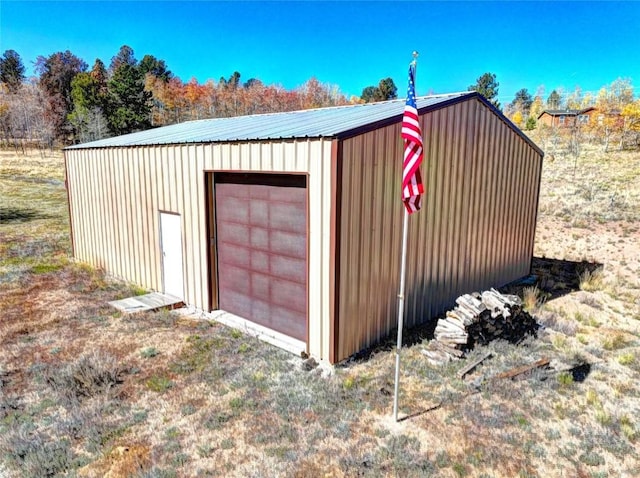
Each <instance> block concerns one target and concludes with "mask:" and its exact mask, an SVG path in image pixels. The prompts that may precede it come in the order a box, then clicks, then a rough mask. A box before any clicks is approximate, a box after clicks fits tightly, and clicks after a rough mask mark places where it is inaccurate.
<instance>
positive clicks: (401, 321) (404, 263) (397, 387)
mask: <svg viewBox="0 0 640 478" xmlns="http://www.w3.org/2000/svg"><path fill="white" fill-rule="evenodd" d="M417 58H418V52H417V51H414V52H413V62H412V64H413V68H414V69H415V68H416V64H417V61H416V59H417ZM403 209H404V217H403V220H402V257H401V259H400V288H399V290H398V341H397V344H396V373H395V384H394V388H393V419H394V420H395V421H396V422H397V421H398V393H399V390H400V351H401V350H402V327H403V325H404V287H405V275H406V274H405V273H406V267H407V237H408V230H409V212H408V210H407V209H406V208H405V207H403Z"/></svg>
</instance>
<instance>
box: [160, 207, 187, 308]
mask: <svg viewBox="0 0 640 478" xmlns="http://www.w3.org/2000/svg"><path fill="white" fill-rule="evenodd" d="M160 250H161V251H162V277H163V282H164V291H163V292H164V293H165V294H169V295H172V296H174V297H178V298H179V299H183V298H184V289H183V287H184V281H183V275H182V227H181V221H180V215H179V214H169V213H166V212H161V213H160Z"/></svg>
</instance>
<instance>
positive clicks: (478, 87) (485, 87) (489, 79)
mask: <svg viewBox="0 0 640 478" xmlns="http://www.w3.org/2000/svg"><path fill="white" fill-rule="evenodd" d="M499 86H500V83H498V82H497V81H496V75H495V74H494V73H485V74H483V75H482V76H481V77H479V78H478V79H477V80H476V84H475V85H471V86H469V91H477V92H478V93H480V94H481V95H482V96H484V97H485V98H486V99H487V100H489V101H490V102H491V104H493V105H494V106H495V107H496V108H500V102H499V101H498V100H497V98H498V87H499Z"/></svg>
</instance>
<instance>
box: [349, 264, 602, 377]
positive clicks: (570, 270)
mask: <svg viewBox="0 0 640 478" xmlns="http://www.w3.org/2000/svg"><path fill="white" fill-rule="evenodd" d="M601 268H602V264H601V263H598V262H588V261H579V262H576V261H567V260H563V259H548V258H546V257H534V258H533V259H532V260H531V274H530V275H529V276H526V277H523V278H522V279H519V280H517V281H514V282H512V283H510V284H507V285H505V286H503V287H498V288H497V289H498V290H499V291H500V292H502V293H504V294H513V295H517V296H519V297H522V296H523V290H524V289H525V288H526V287H537V288H538V289H539V290H540V292H541V293H542V295H544V296H545V298H546V300H551V299H556V298H558V297H562V296H564V295H567V294H570V293H572V292H576V291H578V290H580V276H581V275H582V274H584V273H585V272H586V271H588V272H590V273H593V272H594V271H596V270H598V269H601ZM469 292H474V291H469ZM478 292H479V291H478ZM453 305H455V304H453ZM453 305H452V307H453ZM443 315H444V314H442V315H439V316H437V317H434V318H433V319H432V320H429V321H428V322H427V323H425V324H422V325H419V326H417V327H412V328H410V329H408V330H405V331H404V332H403V340H402V346H403V347H411V346H413V345H416V344H419V343H422V342H423V341H424V340H431V339H433V332H434V330H435V328H436V325H437V323H438V319H439V318H441V317H442V316H443ZM396 337H397V330H396V329H394V330H392V331H391V333H390V334H389V335H388V336H387V338H386V339H384V340H382V341H381V342H380V343H379V344H378V345H375V346H373V347H371V348H368V349H365V350H362V351H360V352H358V353H357V354H355V355H353V356H351V357H350V358H348V359H347V360H345V361H344V362H342V364H341V365H345V366H346V365H348V364H351V363H354V362H361V361H367V360H369V359H370V358H371V357H372V356H373V355H375V354H376V353H380V352H389V351H391V350H394V349H395V347H396V343H397V339H396ZM578 373H579V374H580V373H582V372H581V371H579V372H578ZM586 374H588V371H587V372H586ZM577 381H580V380H577Z"/></svg>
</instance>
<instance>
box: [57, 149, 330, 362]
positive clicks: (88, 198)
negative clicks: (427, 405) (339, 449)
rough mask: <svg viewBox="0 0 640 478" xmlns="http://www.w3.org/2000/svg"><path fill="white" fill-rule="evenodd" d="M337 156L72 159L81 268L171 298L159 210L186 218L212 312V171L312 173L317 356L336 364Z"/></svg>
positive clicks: (120, 153)
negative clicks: (165, 289) (208, 185)
mask: <svg viewBox="0 0 640 478" xmlns="http://www.w3.org/2000/svg"><path fill="white" fill-rule="evenodd" d="M331 147H332V142H331V141H326V140H300V141H282V142H274V143H269V142H261V143H233V144H228V143H225V144H206V145H178V146H148V147H126V148H111V149H109V148H104V149H88V150H68V151H65V156H66V159H67V161H66V163H67V172H68V182H69V188H70V200H71V205H70V210H71V220H72V224H73V238H72V240H73V243H74V248H75V255H76V257H77V258H78V259H80V260H82V261H86V262H88V263H91V264H93V265H95V266H98V267H102V268H104V269H105V270H107V271H108V272H109V273H111V274H113V275H115V276H118V277H122V278H124V279H127V280H130V281H132V282H136V283H138V284H140V285H141V286H143V287H146V288H150V289H154V290H162V261H161V256H160V250H159V244H160V238H159V211H167V212H173V213H177V214H180V216H181V220H182V228H183V267H184V291H185V301H186V302H187V303H188V304H190V305H194V306H196V307H198V308H200V309H203V310H205V309H207V307H208V303H209V292H208V280H209V279H208V273H209V271H208V264H207V257H208V256H207V254H208V251H207V248H208V244H209V239H208V238H207V237H206V236H207V217H206V216H207V209H206V203H205V201H206V197H207V195H206V190H205V174H206V171H240V170H247V171H264V172H297V173H307V174H308V194H309V246H308V247H309V265H308V268H309V292H308V294H309V298H308V299H309V331H310V337H309V344H308V347H309V352H310V353H312V354H314V355H315V356H318V357H320V358H328V355H329V350H330V343H331V338H330V337H329V321H330V317H331V311H330V310H329V295H330V283H331V281H330V277H329V271H330V264H331V257H330V256H331V249H330V242H331V241H330V236H329V231H330V222H331V197H332V196H331V186H332V184H331Z"/></svg>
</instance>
